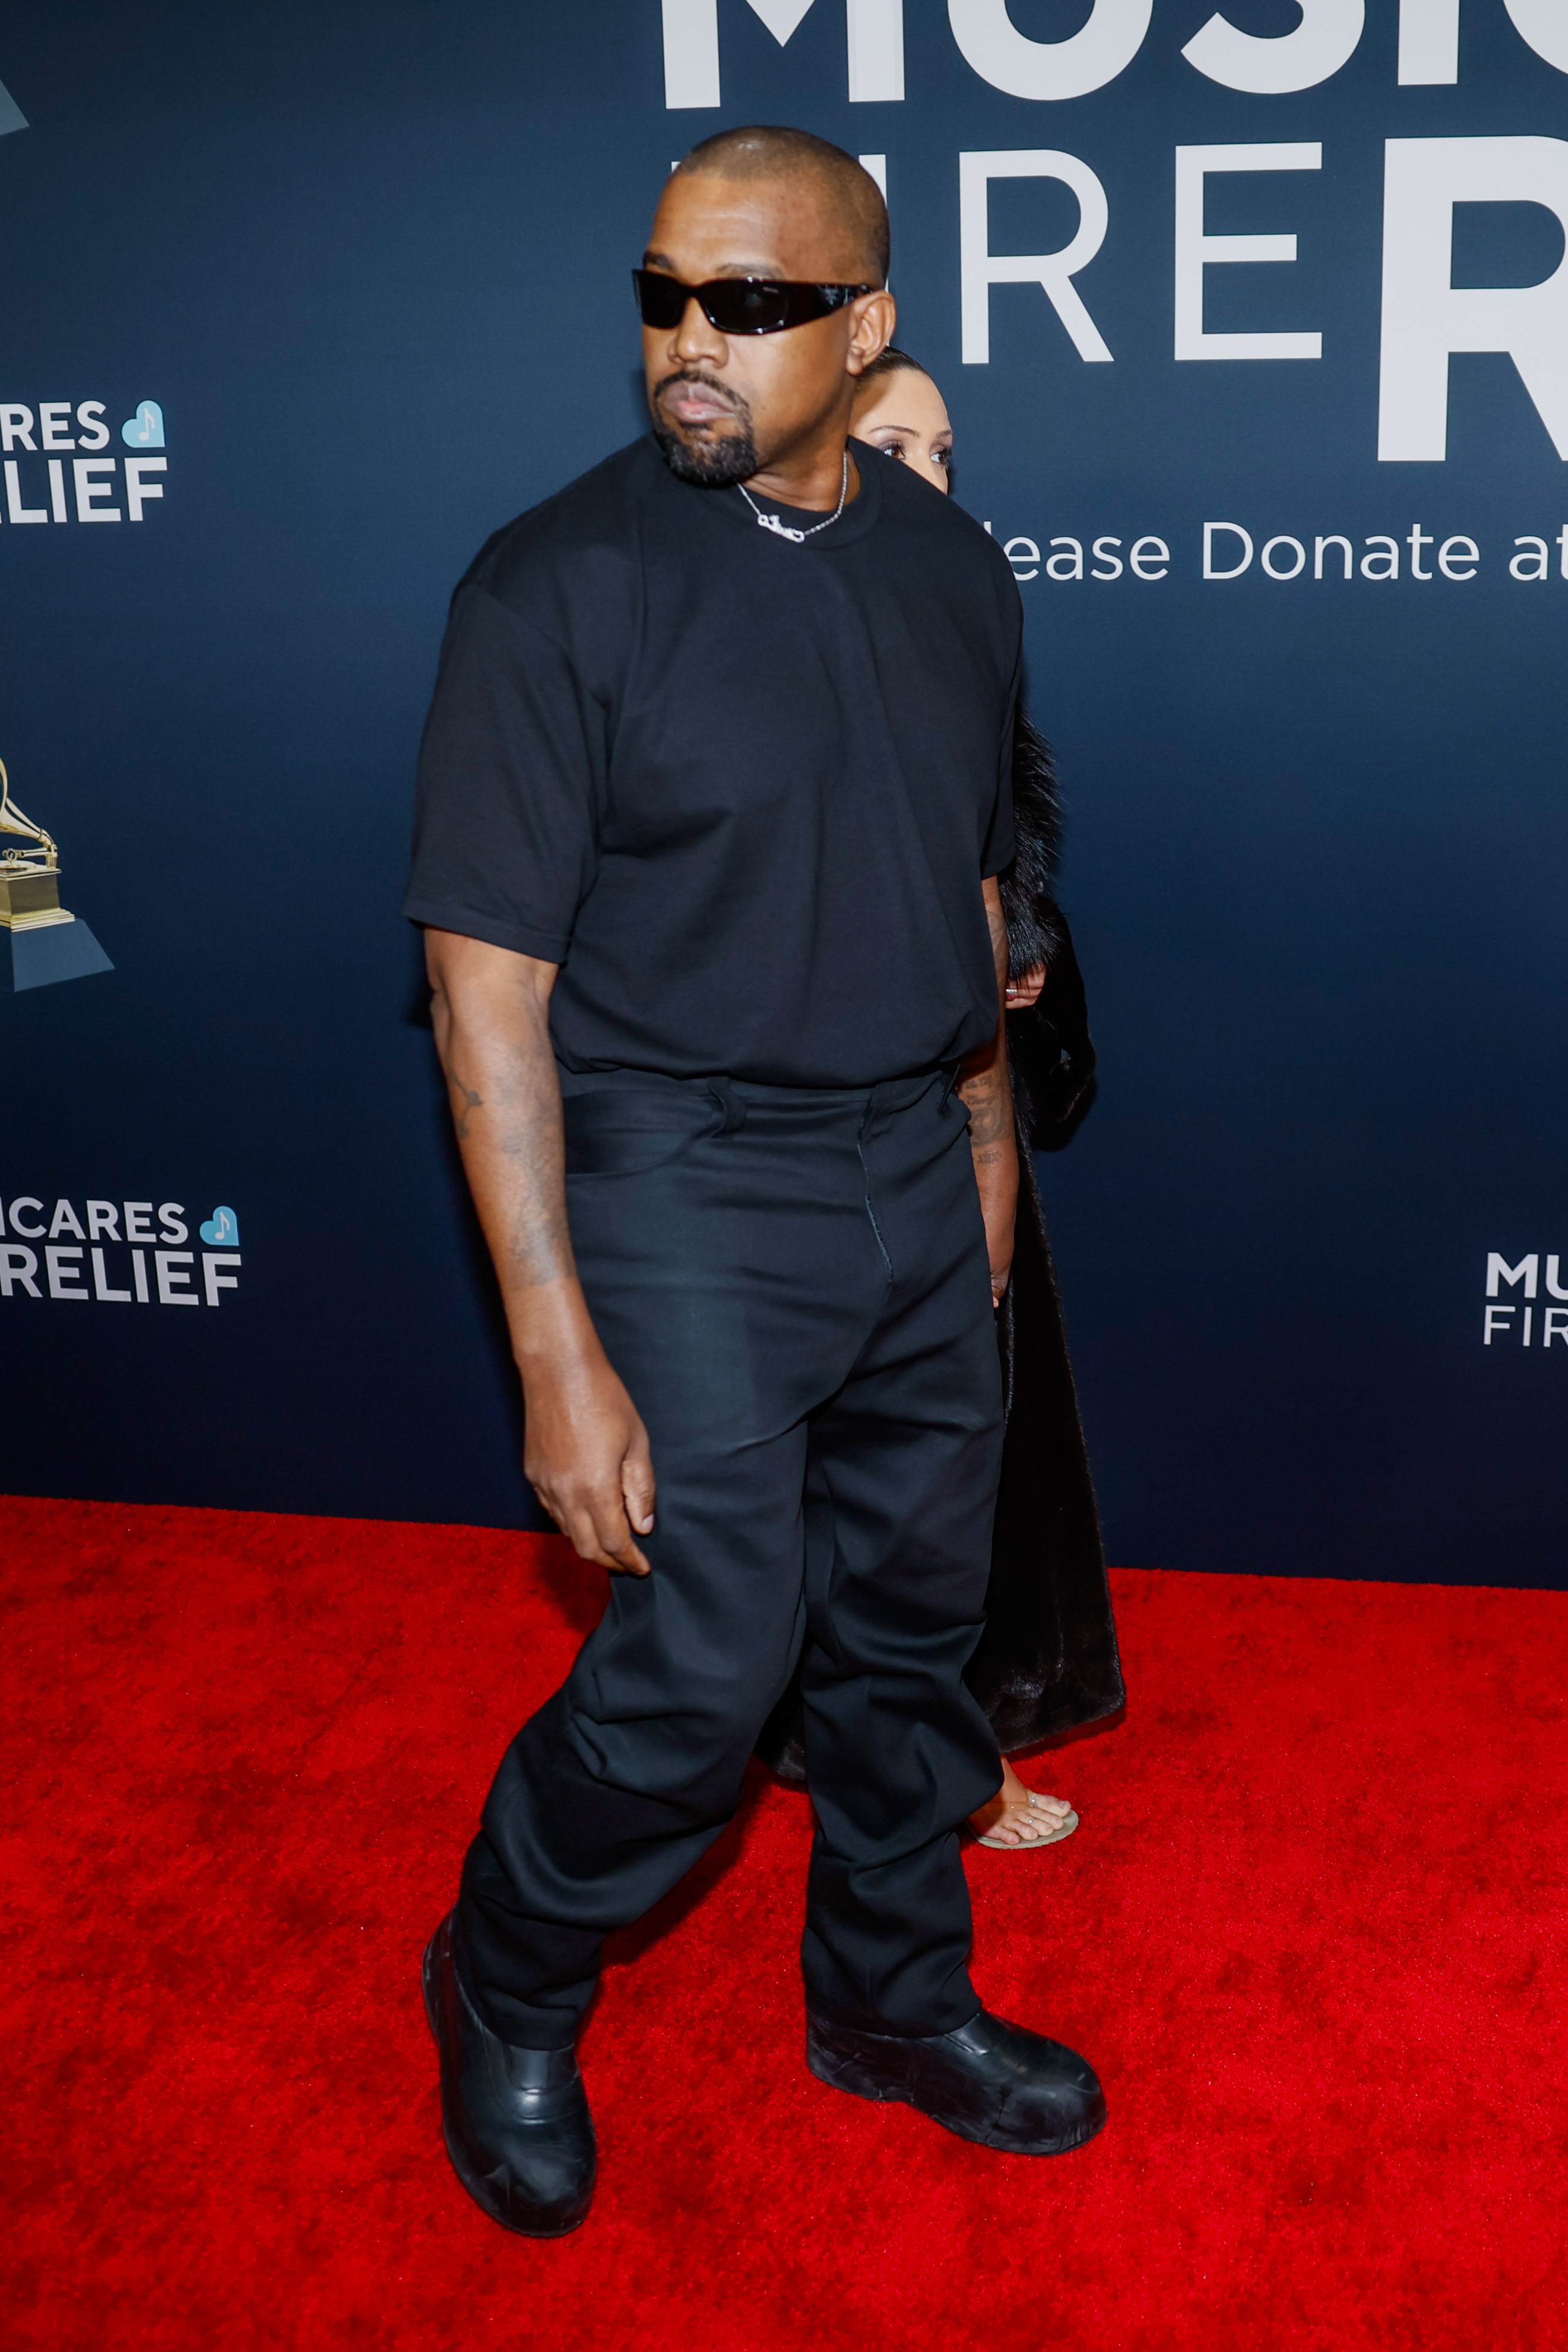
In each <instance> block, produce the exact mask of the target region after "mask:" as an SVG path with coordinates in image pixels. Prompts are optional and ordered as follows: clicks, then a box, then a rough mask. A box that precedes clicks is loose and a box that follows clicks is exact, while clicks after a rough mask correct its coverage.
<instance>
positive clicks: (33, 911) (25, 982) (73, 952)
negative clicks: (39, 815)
mask: <svg viewBox="0 0 1568 2352" xmlns="http://www.w3.org/2000/svg"><path fill="white" fill-rule="evenodd" d="M27 797H28V799H29V800H30V799H31V798H32V794H31V793H28V795H27ZM9 833H15V834H20V835H21V836H22V838H23V840H24V841H26V842H27V843H28V844H29V845H30V846H29V847H27V848H26V849H16V848H13V847H12V845H10V844H9V843H8V842H6V843H0V942H3V943H4V953H3V955H0V987H6V988H10V989H12V990H20V989H24V988H47V987H48V986H49V985H50V983H51V982H54V981H57V980H84V979H86V977H87V975H88V974H89V972H94V971H113V970H114V966H113V964H112V963H110V960H109V958H108V957H107V956H106V955H105V954H104V951H103V950H102V949H101V948H100V947H99V943H98V941H97V940H95V939H94V938H93V935H92V933H91V932H90V931H89V929H88V927H87V925H86V924H85V923H84V922H83V921H82V920H81V919H80V918H79V916H77V915H73V914H71V913H70V912H69V911H68V908H64V907H62V906H61V904H60V853H59V851H58V850H57V848H56V846H55V845H54V842H53V841H52V839H51V838H50V836H49V835H47V833H46V832H45V831H44V828H43V826H42V825H41V824H34V823H33V820H32V818H31V817H30V816H24V815H23V814H22V812H21V810H20V809H19V808H18V807H17V806H16V802H15V801H14V800H13V799H12V798H11V779H10V777H9V776H8V775H7V774H6V772H5V761H4V760H0V834H9Z"/></svg>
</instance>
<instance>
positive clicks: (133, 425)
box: [120, 400, 163, 449]
mask: <svg viewBox="0 0 1568 2352" xmlns="http://www.w3.org/2000/svg"><path fill="white" fill-rule="evenodd" d="M120 439H121V440H122V441H123V442H124V443H125V445H126V446H127V448H130V449H162V446H163V412H162V409H161V408H160V407H159V405H158V403H157V402H156V401H155V400H142V401H139V402H138V403H137V407H136V414H135V415H134V416H128V417H127V418H126V420H125V422H124V424H123V425H121V426H120Z"/></svg>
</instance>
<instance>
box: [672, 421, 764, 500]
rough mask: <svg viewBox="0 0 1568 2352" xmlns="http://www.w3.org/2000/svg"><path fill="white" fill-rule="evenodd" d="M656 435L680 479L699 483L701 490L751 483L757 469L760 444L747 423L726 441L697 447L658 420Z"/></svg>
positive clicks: (728, 435)
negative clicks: (754, 438) (752, 435)
mask: <svg viewBox="0 0 1568 2352" xmlns="http://www.w3.org/2000/svg"><path fill="white" fill-rule="evenodd" d="M653 438H654V440H655V441H656V442H657V443H658V445H659V450H660V454H661V456H662V457H663V458H664V463H665V465H666V466H668V467H669V469H670V471H671V473H672V474H674V477H675V478H676V480H677V481H682V482H695V484H696V486H697V488H699V489H710V490H722V489H727V488H728V487H729V485H730V484H731V483H732V482H748V481H749V480H750V479H751V477H752V475H753V474H755V473H756V471H757V467H758V458H757V444H756V442H755V441H754V440H753V439H752V437H751V432H750V429H749V427H748V426H746V425H743V426H742V427H741V429H740V431H739V432H738V433H727V434H726V435H725V436H724V438H723V439H722V440H719V441H706V442H700V443H697V444H696V445H695V446H694V445H693V444H692V443H690V442H686V441H683V440H682V439H681V437H680V435H679V434H678V433H672V432H671V430H670V428H669V426H668V425H661V424H659V422H658V421H657V419H655V420H654V425H653Z"/></svg>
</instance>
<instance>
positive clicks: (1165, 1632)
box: [0, 1502, 1568, 2352]
mask: <svg viewBox="0 0 1568 2352" xmlns="http://www.w3.org/2000/svg"><path fill="white" fill-rule="evenodd" d="M0 1509H3V1511H4V1522H3V1523H4V1526H5V1535H6V1546H5V1549H6V1556H7V1573H6V1579H5V1583H6V1600H5V1606H6V1617H5V1628H4V1633H5V1649H4V1656H5V1676H6V1685H7V1691H6V1705H5V1787H6V1790H7V1791H8V1800H7V1805H6V1820H5V1849H6V1860H7V1863H8V1865H9V1867H8V1870H7V1874H6V1877H7V1884H8V1886H9V1888H10V1895H9V1898H8V1900H9V1906H10V1924H11V1926H12V1927H13V1929H14V1930H15V1934H14V1937H13V1941H12V1947H11V1951H12V1957H11V1958H10V1961H9V1965H8V1968H7V1971H6V1976H5V1991H4V2001H3V2004H0V2005H3V2007H4V2010H5V2023H6V2026H7V2028H8V2029H9V2030H8V2032H7V2033H6V2037H5V2040H6V2048H7V2050H8V2052H9V2053H10V2055H9V2058H8V2062H7V2067H8V2074H9V2087H10V2089H11V2091H12V2093H13V2098H12V2100H11V2103H10V2105H11V2118H10V2121H9V2123H8V2126H7V2130H6V2134H5V2158H6V2174H7V2178H6V2180H5V2184H4V2187H3V2188H0V2195H3V2197H4V2210H5V2231H4V2236H5V2252H4V2254H3V2255H0V2309H3V2310H4V2313H5V2326H4V2336H5V2342H6V2344H7V2345H8V2346H10V2347H23V2346H26V2347H34V2346H39V2347H42V2346H47V2347H52V2352H61V2347H66V2348H67V2352H77V2347H82V2352H86V2348H87V2347H92V2352H120V2347H136V2352H150V2347H203V2352H207V2347H212V2352H231V2347H233V2352H239V2347H245V2352H248V2347H263V2346H266V2347H272V2346H277V2347H312V2352H313V2347H333V2352H336V2347H361V2346H362V2347H376V2352H382V2347H394V2352H407V2347H432V2352H434V2347H464V2352H466V2347H484V2346H492V2345H493V2346H497V2347H522V2346H526V2347H541V2352H569V2347H570V2352H575V2348H576V2347H583V2352H587V2348H588V2347H593V2352H601V2347H603V2352H621V2347H648V2352H664V2347H680V2352H710V2347H711V2352H774V2347H779V2352H782V2347H810V2352H817V2347H857V2352H860V2347H867V2348H868V2352H883V2347H886V2352H894V2347H897V2352H906V2347H912V2352H925V2347H941V2346H958V2347H970V2346H974V2347H985V2352H1046V2347H1050V2352H1057V2347H1061V2352H1077V2348H1078V2347H1083V2352H1091V2347H1092V2352H1119V2347H1137V2352H1159V2347H1166V2346H1173V2347H1175V2346H1180V2347H1186V2346H1202V2347H1206V2348H1207V2347H1260V2352H1268V2348H1269V2347H1276V2346H1281V2345H1285V2346H1291V2347H1296V2346H1303V2347H1324V2352H1327V2347H1334V2352H1344V2347H1350V2346H1356V2347H1359V2346H1363V2345H1366V2346H1373V2345H1375V2346H1378V2347H1421V2352H1434V2347H1464V2352H1479V2348H1480V2347H1489V2352H1490V2347H1503V2348H1504V2352H1525V2348H1526V2347H1562V2346H1563V2345H1564V2344H1568V2262H1565V2256H1564V2248H1563V2190H1564V2157H1565V2155H1568V2095H1565V2091H1564V2076H1565V2074H1568V2067H1565V2063H1564V2062H1565V2057H1568V2010H1565V1995H1568V1960H1565V1956H1564V1948H1565V1938H1564V1927H1565V1926H1568V1899H1565V1885H1568V1871H1565V1868H1564V1864H1565V1861H1568V1851H1565V1849H1568V1836H1565V1831H1564V1818H1563V1791H1564V1787H1565V1785H1568V1775H1565V1771H1564V1766H1565V1762H1568V1758H1565V1755H1564V1747H1565V1741H1564V1712H1565V1710H1564V1696H1563V1695H1564V1688H1565V1685H1568V1600H1565V1599H1564V1598H1563V1597H1562V1596H1558V1595H1552V1594H1536V1593H1521V1592H1501V1591H1442V1590H1438V1589H1434V1588H1427V1587H1423V1588H1416V1589H1412V1588H1410V1587H1408V1586H1404V1587H1402V1586H1396V1585H1368V1584H1346V1583H1294V1582H1290V1581H1285V1580H1280V1581H1272V1580H1255V1579H1249V1578H1242V1577H1219V1576H1190V1575H1159V1574H1152V1573H1143V1572H1137V1573H1134V1572H1124V1573H1122V1574H1120V1575H1119V1576H1118V1577H1117V1579H1116V1600H1117V1607H1118V1611H1119V1612H1120V1618H1121V1623H1122V1629H1123V1636H1124V1650H1125V1654H1126V1662H1127V1680H1128V1686H1129V1689H1130V1691H1131V1693H1132V1704H1131V1707H1130V1711H1129V1714H1128V1717H1127V1719H1126V1721H1125V1723H1124V1724H1123V1725H1120V1726H1117V1727H1113V1728H1111V1729H1109V1730H1105V1731H1102V1732H1099V1733H1096V1734H1094V1735H1092V1736H1089V1737H1085V1738H1079V1739H1076V1740H1073V1741H1070V1742H1068V1743H1066V1744H1065V1745H1063V1746H1062V1747H1061V1748H1059V1749H1058V1750H1057V1751H1056V1752H1055V1753H1054V1754H1052V1755H1051V1757H1050V1758H1049V1759H1048V1760H1047V1761H1046V1762H1045V1763H1044V1764H1043V1765H1040V1764H1036V1765H1032V1766H1030V1768H1029V1772H1030V1777H1032V1778H1034V1779H1035V1780H1037V1781H1039V1782H1040V1783H1041V1784H1042V1785H1045V1786H1048V1787H1050V1788H1051V1789H1054V1790H1061V1792H1062V1793H1063V1794H1066V1795H1070V1796H1071V1798H1072V1799H1073V1800H1074V1801H1075V1802H1076V1803H1077V1805H1078V1806H1079V1808H1080V1810H1081V1811H1082V1816H1083V1826H1082V1829H1081V1830H1080V1831H1079V1832H1078V1834H1077V1836H1076V1837H1074V1838H1071V1839H1070V1840H1069V1841H1068V1842H1067V1843H1065V1844H1063V1845H1061V1846H1060V1847H1056V1848H1053V1849H1051V1851H1050V1852H1048V1853H1043V1854H1036V1855H1033V1856H1030V1857H1018V1856H1013V1855H1007V1854H998V1853H984V1852H979V1851H976V1852H974V1853H971V1856H970V1860H969V1875H970V1883H971V1885H972V1886H973V1889H974V1894H975V1906H976V1913H977V1938H978V1941H977V1963H976V1974H977V1980H978V1982H979V1985H980V1987H981V1989H982V1990H983V1992H984V1993H985V1994H986V1996H987V1997H988V1999H989V2000H990V2001H991V2002H992V2003H993V2004H994V2005H995V2006H996V2007H997V2008H998V2009H1001V2010H1002V2011H1007V2012H1009V2013H1010V2014H1012V2015H1013V2016H1015V2017H1018V2018H1019V2019H1022V2020H1025V2021H1029V2022H1030V2023H1038V2024H1040V2025H1042V2026H1045V2027H1047V2028H1049V2029H1050V2030H1051V2032H1056V2033H1059V2034H1060V2035H1061V2038H1062V2039H1063V2040H1065V2041H1068V2042H1073V2043H1075V2044H1076V2045H1077V2046H1078V2047H1080V2048H1081V2049H1082V2050H1085V2051H1086V2052H1088V2053H1090V2054H1091V2055H1092V2057H1093V2059H1094V2060H1095V2062H1096V2063H1097V2064H1098V2065H1099V2067H1100V2069H1101V2072H1102V2074H1103V2076H1104V2078H1105V2083H1106V2087H1107V2091H1108V2093H1109V2096H1110V2100H1111V2124H1110V2126H1109V2128H1108V2129H1107V2130H1106V2131H1105V2132H1104V2133H1103V2135H1102V2137H1100V2139H1098V2140H1097V2141H1096V2142H1095V2143H1094V2144H1093V2145H1092V2147H1089V2148H1087V2149H1085V2150H1083V2151H1082V2152H1081V2153H1079V2154H1077V2155H1074V2156H1070V2157H1064V2158H1057V2159H1050V2160H1034V2161H1030V2160H1024V2159H1019V2158H1006V2157H1000V2156H997V2155H995V2154H992V2153H990V2152H988V2151H987V2150H984V2149H980V2148H975V2147H967V2146H966V2145H964V2144H963V2143H961V2142H959V2141H956V2140H954V2139H951V2138H949V2137H947V2136H946V2134H944V2133H942V2132H940V2131H939V2130H937V2129H936V2127H935V2126H932V2125H930V2124H927V2123H926V2122H925V2121H924V2119H922V2118H921V2117H919V2116H915V2114H913V2113H912V2112H911V2111H910V2110H908V2109H907V2108H896V2109H883V2108H875V2107H872V2106H869V2105H863V2104H862V2103H861V2102H859V2101H852V2100H850V2099H847V2098H845V2097H843V2096H842V2095H839V2094H836V2093H833V2092H831V2091H829V2090H826V2089H824V2088H822V2087H821V2085H819V2084H817V2083H815V2082H814V2081H813V2080H812V2079H811V2078H810V2076H809V2075H808V2074H806V2073H805V2071H804V2068H803V2066H802V2064H801V2059H800V2039H801V2032H800V2004H799V1995H798V1990H797V1980H796V1976H795V1964H794V1952H793V1946H794V1943H795V1939H796V1937H797V1934H798V1931H799V1924H800V1901H801V1879H802V1870H803V1865H804V1861H805V1853H806V1842H807V1813H806V1807H805V1804H804V1802H803V1801H802V1800H801V1799H800V1796H798V1795H796V1794H794V1793H793V1792H790V1791H787V1790H780V1789H778V1788H775V1787H772V1786H771V1785H759V1786H758V1788H757V1789H756V1790H754V1791H753V1795H752V1799H751V1801H750V1802H749V1803H748V1804H747V1808H746V1809H745V1811H744V1813H743V1816H742V1818H741V1820H740V1822H738V1823H737V1826H736V1828H735V1830H734V1831H732V1832H730V1834H729V1835H728V1836H727V1838H726V1839H725V1840H724V1841H723V1843H722V1844H721V1846H720V1847H719V1849H717V1850H716V1853H715V1855H714V1856H713V1857H712V1858H711V1860H710V1862H709V1864H707V1865H706V1867H705V1869H704V1870H703V1871H702V1873H701V1874H699V1875H700V1884H697V1885H688V1886H687V1887H686V1888H685V1889H683V1890H682V1892H681V1894H680V1895H678V1896H677V1897H675V1898H674V1900H673V1901H672V1902H671V1903H670V1904H669V1905H668V1906H665V1909H664V1912H663V1913H662V1914H661V1916H659V1918H658V1919H657V1921H656V1922H653V1923H651V1924H650V1925H648V1926H645V1927H643V1929H641V1930H639V1931H637V1932H636V1933H634V1934H633V1935H631V1936H628V1937H624V1938H622V1943H621V1948H620V1950H619V1953H618V1957H617V1962H616V1965H615V1966H614V1967H613V1968H612V1969H611V1971H610V1973H609V1976H608V1978H607V1980H606V1985H605V1989H604V1991H603V1994H602V1996H601V2000H600V2002H599V2005H598V2008H597V2010H596V2011H595V2013H594V2016H593V2019H592V2021H591V2027H590V2030H589V2033H588V2035H587V2038H586V2042H585V2048H584V2064H585V2068H586V2071H587V2073H588V2076H589V2083H590V2087H591V2093H592V2095H593V2099H594V2103H595V2106H596V2110H597V2113H598V2117H599V2123H600V2130H601V2151H602V2162H601V2189H600V2196H599V2201H598V2204H597V2206H596V2209H595V2211H594V2213H593V2215H592V2217H591V2221H590V2222H589V2224H588V2226H587V2227H586V2228H585V2229H584V2230H582V2231H580V2232H579V2233H578V2234H577V2235H576V2236H575V2237H573V2238H570V2239H567V2240H565V2241H563V2242H559V2243H558V2244H553V2245H537V2244H529V2243H528V2242H522V2241H519V2240H516V2239H509V2238H507V2237H506V2236H505V2235H503V2234H502V2233H501V2232H500V2231H497V2230H496V2229H494V2228H493V2227H492V2225H491V2224H490V2223H489V2222H487V2221H485V2220H484V2219H483V2217H482V2216H481V2215H480V2214H479V2213H477V2212H476V2210H474V2208H473V2207H472V2206H470V2205H469V2203H468V2202H467V2200H466V2199H465V2197H464V2196H463V2194H462V2193H461V2191H460V2190H459V2189H458V2188H457V2186H456V2183H455V2180H454V2179H453V2178H452V2176H451V2174H450V2173H449V2171H448V2169H447V2167H446V2162H445V2159H444V2156H443V2154H442V2152H441V2147H440V2143H439V2138H438V2135H437V2126H436V2115H435V2100H434V2087H433V2069H432V2053H431V2050H430V2047H429V2044H428V2041H427V2037H426V2032H425V2027H424V2021H423V2014H422V2011H421V2008H420V2002H419V1998H418V1990H417V1960H418V1954H419V1950H420V1947H421V1944H422V1942H423V1938H424V1937H425V1936H426V1934H427V1933H428V1931H429V1929H430V1928H431V1927H432V1926H433V1925H434V1921H435V1919H436V1917H437V1916H438V1915H439V1914H440V1912H441V1911H442V1909H443V1908H444V1906H445V1905H446V1903H447V1901H448V1900H449V1898H450V1895H451V1893H452V1889H453V1880H454V1874H455V1867H456V1863H457V1859H458V1855H459V1853H460V1852H461V1849H462V1846H463V1843H464V1842H465V1838H466V1835H467V1833H468V1830H469V1826H470V1824H471V1822H472V1820H473V1817H474V1813H475V1810H476V1805H477V1803H478V1801H479V1798H480V1796H481V1793H482V1791H483V1788H484V1785H485V1782H486V1778H487V1776H488V1773H489V1770H490V1769H491V1767H492V1765H493V1763H494V1761H495V1759H496V1757H497V1755H498V1753H499V1751H500V1748H501V1747H502V1745H503V1743H504V1741H505V1740H506V1738H507V1736H508V1735H509V1733H510V1732H511V1730H512V1728H513V1727H514V1725H515V1722H516V1721H517V1718H519V1717H521V1716H522V1715H523V1714H524V1713H525V1712H526V1711H527V1710H528V1708H529V1707H531V1706H533V1705H534V1704H535V1703H536V1702H537V1701H538V1699H539V1698H540V1697H542V1696H544V1695H545V1693H546V1692H547V1691H549V1689H550V1687H551V1686H552V1685H553V1684H554V1683H556V1682H557V1681H558V1680H559V1676H560V1675H561V1674H562V1672H563V1670H564V1668H565V1666H566V1664H567V1663H568V1660H569V1658H570V1654H571V1652H572V1649H573V1646H574V1644H575V1643H576V1641H577V1640H578V1638H579V1637H580V1633H582V1631H583V1630H584V1629H585V1628H586V1626H587V1624H588V1623H589V1622H590V1620H591V1615H592V1613H593V1610H594V1606H595V1592H596V1585H595V1578H594V1574H593V1572H592V1571H591V1570H587V1569H585V1568H582V1567H580V1565H579V1564H577V1563H575V1562H573V1561H572V1560H571V1559H570V1556H569V1555H567V1554H566V1552H565V1550H564V1547H562V1546H560V1545H559V1544H558V1543H557V1542H555V1541H554V1540H553V1539H549V1540H547V1539H543V1538H524V1537H517V1536H507V1535H499V1534H494V1533H487V1532H483V1531H475V1530H471V1529H466V1528H424V1527H403V1526H378V1525H370V1524H363V1523H360V1522H352V1521H331V1520H309V1519H299V1518H272V1517H260V1516H246V1515H242V1514H239V1513H233V1514H231V1513H225V1512H216V1511H176V1510H133V1509H130V1508H122V1507H110V1506H105V1505H77V1504H68V1503H46V1502H22V1503H7V1504H5V1505H3V1506H0Z"/></svg>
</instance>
